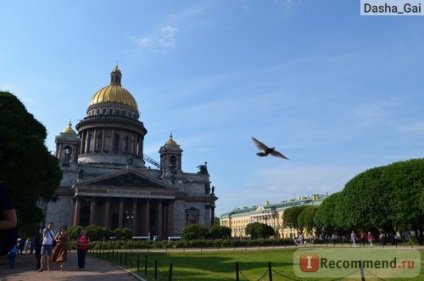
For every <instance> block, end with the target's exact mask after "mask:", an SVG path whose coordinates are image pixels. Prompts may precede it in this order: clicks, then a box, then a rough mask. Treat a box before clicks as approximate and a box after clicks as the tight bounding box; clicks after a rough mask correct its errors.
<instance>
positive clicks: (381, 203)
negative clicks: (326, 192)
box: [335, 167, 392, 231]
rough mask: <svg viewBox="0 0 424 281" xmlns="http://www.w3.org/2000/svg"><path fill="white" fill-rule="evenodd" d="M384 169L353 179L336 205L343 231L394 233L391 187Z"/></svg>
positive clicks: (373, 170)
mask: <svg viewBox="0 0 424 281" xmlns="http://www.w3.org/2000/svg"><path fill="white" fill-rule="evenodd" d="M382 174H383V168H382V167H377V168H372V169H369V170H367V171H365V172H363V173H361V174H359V175H357V176H356V177H354V178H353V179H351V180H350V181H349V182H348V183H347V184H346V185H345V187H344V189H343V190H342V192H341V194H340V197H339V200H338V204H337V205H336V212H335V221H336V225H337V226H339V227H340V228H341V229H345V230H348V229H359V228H360V229H375V228H377V229H384V230H385V231H390V228H391V225H392V224H391V221H390V216H389V214H390V212H391V210H390V206H389V204H388V202H389V200H390V195H391V190H390V184H389V182H387V180H386V179H385V178H384V177H383V176H382Z"/></svg>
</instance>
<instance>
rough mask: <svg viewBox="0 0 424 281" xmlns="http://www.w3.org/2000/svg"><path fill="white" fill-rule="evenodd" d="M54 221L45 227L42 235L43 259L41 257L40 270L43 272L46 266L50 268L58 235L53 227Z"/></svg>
mask: <svg viewBox="0 0 424 281" xmlns="http://www.w3.org/2000/svg"><path fill="white" fill-rule="evenodd" d="M53 227H54V223H53V222H50V223H49V224H48V225H47V228H45V229H43V231H42V233H41V236H42V242H41V259H40V269H39V270H38V271H40V272H42V271H43V270H44V267H45V266H47V270H50V264H51V262H52V251H53V240H54V238H55V236H56V232H55V231H54V229H53Z"/></svg>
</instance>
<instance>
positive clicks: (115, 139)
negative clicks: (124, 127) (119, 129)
mask: <svg viewBox="0 0 424 281" xmlns="http://www.w3.org/2000/svg"><path fill="white" fill-rule="evenodd" d="M113 152H115V153H118V152H119V134H114V135H113Z"/></svg>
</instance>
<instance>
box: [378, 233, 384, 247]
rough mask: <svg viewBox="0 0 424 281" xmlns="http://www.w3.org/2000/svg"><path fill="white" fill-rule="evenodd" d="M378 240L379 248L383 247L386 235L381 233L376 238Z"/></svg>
mask: <svg viewBox="0 0 424 281" xmlns="http://www.w3.org/2000/svg"><path fill="white" fill-rule="evenodd" d="M378 239H379V240H380V246H381V247H384V245H386V235H385V234H384V233H383V232H381V233H380V235H379V236H378Z"/></svg>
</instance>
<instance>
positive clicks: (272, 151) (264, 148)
mask: <svg viewBox="0 0 424 281" xmlns="http://www.w3.org/2000/svg"><path fill="white" fill-rule="evenodd" d="M252 140H253V143H254V144H255V145H256V146H257V147H258V149H260V150H262V151H263V152H258V153H256V154H257V155H258V156H261V157H262V156H268V155H269V154H271V155H272V156H275V157H280V158H284V159H287V160H289V158H287V157H286V156H284V155H283V154H281V153H280V152H278V151H277V150H275V147H268V146H266V145H265V144H263V143H262V142H260V141H258V140H257V139H255V138H253V137H252Z"/></svg>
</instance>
